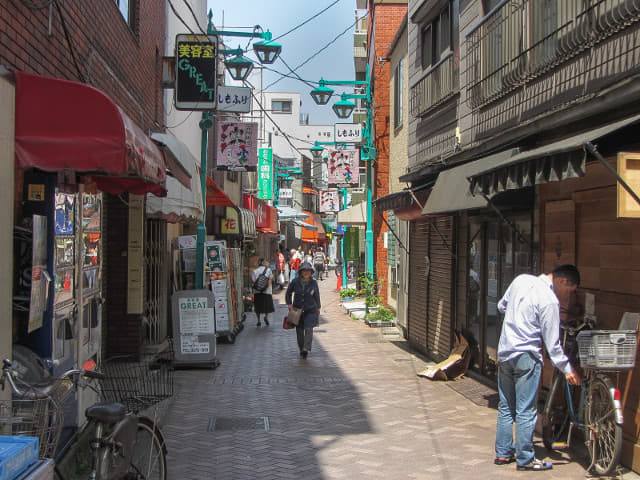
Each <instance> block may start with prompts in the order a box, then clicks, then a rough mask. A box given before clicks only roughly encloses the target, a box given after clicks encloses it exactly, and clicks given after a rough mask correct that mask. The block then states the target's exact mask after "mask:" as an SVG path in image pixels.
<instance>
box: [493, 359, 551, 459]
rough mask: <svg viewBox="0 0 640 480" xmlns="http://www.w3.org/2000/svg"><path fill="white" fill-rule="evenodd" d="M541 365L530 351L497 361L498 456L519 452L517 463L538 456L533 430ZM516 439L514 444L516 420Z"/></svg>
mask: <svg viewBox="0 0 640 480" xmlns="http://www.w3.org/2000/svg"><path fill="white" fill-rule="evenodd" d="M541 370H542V365H541V364H540V362H539V361H538V360H537V359H536V357H535V356H533V354H531V353H523V354H522V355H519V356H518V357H516V358H513V359H511V360H509V361H507V362H502V363H499V364H498V393H499V394H500V404H499V405H498V425H497V427H496V457H503V458H508V457H510V456H511V455H513V453H514V451H515V454H516V463H517V464H518V465H526V464H527V463H529V462H531V461H532V460H533V459H534V458H535V454H534V450H533V431H534V429H535V426H536V417H537V397H538V384H539V383H540V372H541ZM514 423H515V424H516V442H515V447H514V444H513V424H514Z"/></svg>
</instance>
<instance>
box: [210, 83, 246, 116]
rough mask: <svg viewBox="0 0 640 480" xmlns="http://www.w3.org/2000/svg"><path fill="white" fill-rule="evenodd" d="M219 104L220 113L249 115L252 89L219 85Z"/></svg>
mask: <svg viewBox="0 0 640 480" xmlns="http://www.w3.org/2000/svg"><path fill="white" fill-rule="evenodd" d="M217 102H218V111H219V112H240V113H249V112H250V111H251V88H249V87H226V86H223V85H219V86H218V94H217Z"/></svg>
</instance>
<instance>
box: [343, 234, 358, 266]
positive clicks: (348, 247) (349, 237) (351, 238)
mask: <svg viewBox="0 0 640 480" xmlns="http://www.w3.org/2000/svg"><path fill="white" fill-rule="evenodd" d="M344 241H345V257H346V259H347V261H358V260H360V229H359V228H358V227H348V228H347V231H346V232H345V233H344Z"/></svg>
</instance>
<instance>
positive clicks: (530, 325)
mask: <svg viewBox="0 0 640 480" xmlns="http://www.w3.org/2000/svg"><path fill="white" fill-rule="evenodd" d="M579 284H580V272H578V269H577V268H576V267H575V266H574V265H562V266H560V267H557V268H556V269H554V270H553V272H551V273H550V274H542V275H540V276H538V277H536V276H534V275H528V274H523V275H518V276H517V277H516V278H515V280H513V282H512V283H511V285H509V288H508V289H507V292H506V293H505V294H504V296H503V297H502V299H501V300H500V302H499V303H498V310H500V312H502V313H504V314H505V317H504V322H503V324H502V332H501V335H500V342H499V344H498V393H499V395H500V403H499V405H498V422H497V427H496V445H495V448H496V458H495V460H494V463H495V464H496V465H504V464H507V463H511V462H514V461H515V462H516V464H517V469H518V470H533V471H541V470H549V469H551V468H552V467H553V466H552V464H551V463H548V462H543V461H541V460H538V459H536V458H535V455H534V449H533V431H534V428H535V425H536V417H537V409H536V406H537V393H538V384H539V383H540V372H541V370H542V361H543V360H542V342H543V341H544V344H545V346H546V347H547V351H548V352H549V357H551V362H552V363H553V364H554V365H555V366H556V367H557V368H558V369H560V370H561V371H562V372H563V373H564V374H565V376H566V378H567V381H568V382H569V384H570V385H579V384H580V376H579V375H578V373H577V372H576V371H575V370H574V369H573V367H572V366H571V364H570V363H569V359H568V358H567V356H566V355H565V353H564V351H563V349H562V345H561V344H560V337H559V334H560V302H559V299H561V298H568V296H569V295H570V293H571V292H572V291H574V290H575V289H576V288H577V287H578V285H579ZM514 423H515V425H516V434H515V446H514V441H513V424H514Z"/></svg>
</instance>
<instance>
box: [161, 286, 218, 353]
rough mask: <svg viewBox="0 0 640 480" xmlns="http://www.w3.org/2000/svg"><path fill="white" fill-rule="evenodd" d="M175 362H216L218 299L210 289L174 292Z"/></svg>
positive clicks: (172, 300) (172, 299)
mask: <svg viewBox="0 0 640 480" xmlns="http://www.w3.org/2000/svg"><path fill="white" fill-rule="evenodd" d="M171 306H172V313H173V315H172V319H173V332H174V338H177V340H178V341H177V342H176V345H175V350H174V355H175V362H176V364H180V363H187V364H198V363H213V362H215V357H216V329H215V320H214V318H215V317H214V307H215V299H214V296H213V293H212V292H211V291H209V290H180V291H177V292H176V293H174V294H173V295H172V296H171Z"/></svg>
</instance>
